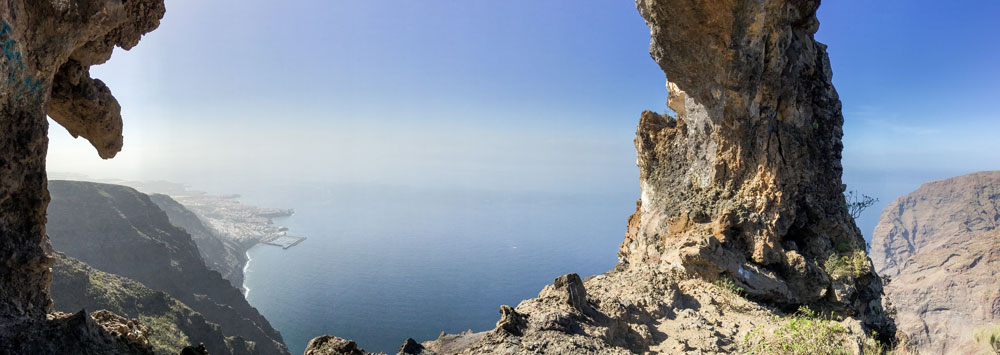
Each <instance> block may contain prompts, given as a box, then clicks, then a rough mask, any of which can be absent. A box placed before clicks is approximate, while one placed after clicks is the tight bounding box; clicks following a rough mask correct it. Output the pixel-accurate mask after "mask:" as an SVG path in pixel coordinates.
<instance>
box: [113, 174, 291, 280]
mask: <svg viewBox="0 0 1000 355" xmlns="http://www.w3.org/2000/svg"><path fill="white" fill-rule="evenodd" d="M113 183H116V184H121V185H127V186H131V187H133V188H135V189H137V190H139V191H142V192H144V193H147V194H162V195H166V196H168V197H170V198H171V199H173V200H174V201H175V202H176V203H177V204H180V205H181V206H183V208H184V209H186V210H187V211H189V212H190V213H191V214H193V215H194V216H196V217H197V219H198V220H199V221H200V222H201V223H199V225H198V226H195V227H194V228H191V229H198V230H200V231H203V232H204V233H202V234H203V235H207V239H211V240H206V238H200V239H199V238H192V239H193V240H194V242H195V243H196V244H197V246H198V249H199V251H200V252H202V257H203V258H204V259H205V263H206V264H208V265H209V267H210V268H211V269H213V270H215V271H218V272H219V273H220V274H222V276H223V278H225V279H227V280H228V281H230V282H231V283H232V284H233V286H235V287H237V288H238V289H239V290H240V291H241V292H242V293H243V297H244V298H246V297H247V296H248V295H249V294H250V289H249V288H248V287H247V286H246V273H247V271H248V270H249V268H250V262H251V261H252V258H251V256H250V250H252V249H254V248H256V247H257V246H259V245H271V246H277V247H281V248H284V249H288V248H291V247H293V246H296V245H298V244H300V243H302V242H303V241H305V240H306V239H307V238H306V237H303V236H291V235H288V228H287V227H284V226H281V225H277V224H275V223H274V218H284V217H291V216H293V215H294V214H295V210H294V209H290V208H273V207H258V206H254V205H249V204H244V203H242V202H240V201H239V198H241V197H242V196H241V195H239V194H210V193H207V192H204V191H197V190H192V189H190V187H189V186H188V185H187V184H183V183H175V182H167V181H146V182H143V181H114V182H113ZM171 223H174V224H177V223H175V222H174V221H171ZM188 232H189V233H191V234H193V233H192V232H194V231H192V230H189V231H188ZM208 244H221V245H222V247H219V246H218V245H215V247H214V248H213V247H212V246H211V245H208ZM206 251H209V252H206Z"/></svg>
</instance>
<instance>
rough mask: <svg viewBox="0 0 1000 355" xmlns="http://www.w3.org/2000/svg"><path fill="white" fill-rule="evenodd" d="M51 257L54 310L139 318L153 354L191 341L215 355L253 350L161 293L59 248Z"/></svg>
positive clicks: (174, 350) (175, 350) (173, 351)
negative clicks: (75, 257) (145, 330)
mask: <svg viewBox="0 0 1000 355" xmlns="http://www.w3.org/2000/svg"><path fill="white" fill-rule="evenodd" d="M54 256H55V259H56V262H55V264H54V265H53V267H52V270H53V275H52V301H53V303H54V307H55V309H56V310H57V311H65V312H78V311H80V310H81V309H100V310H108V311H111V312H114V314H119V315H122V316H124V317H128V318H134V319H139V321H140V322H142V323H143V324H146V325H147V326H148V327H150V328H152V329H150V332H149V333H150V334H149V335H148V336H147V338H148V340H149V343H150V344H151V345H152V348H153V352H155V353H157V354H171V355H172V354H177V353H179V352H180V351H181V350H182V349H183V348H185V347H187V346H188V345H191V344H202V345H203V346H204V347H205V348H206V350H207V351H210V353H211V354H215V355H227V354H247V355H249V354H256V353H257V351H256V344H255V343H254V342H251V341H247V340H245V339H243V338H241V337H234V336H229V337H227V336H225V335H224V334H223V333H222V328H221V327H220V326H219V325H217V324H214V323H211V322H208V321H206V320H205V317H203V316H202V315H201V314H200V313H198V312H195V311H194V310H192V309H191V308H190V307H188V306H187V305H185V304H184V303H181V302H180V301H178V300H176V299H174V298H173V297H170V296H169V295H167V294H166V293H163V292H160V291H154V290H151V289H149V288H148V287H146V286H145V285H143V284H141V283H139V282H136V281H135V280H130V279H127V278H125V277H121V276H118V275H113V274H108V273H105V272H101V271H99V270H94V269H93V268H91V267H90V266H89V265H87V264H85V263H83V262H81V261H79V260H76V259H73V258H71V257H68V256H66V255H64V254H62V253H55V254H54ZM109 314H110V313H109Z"/></svg>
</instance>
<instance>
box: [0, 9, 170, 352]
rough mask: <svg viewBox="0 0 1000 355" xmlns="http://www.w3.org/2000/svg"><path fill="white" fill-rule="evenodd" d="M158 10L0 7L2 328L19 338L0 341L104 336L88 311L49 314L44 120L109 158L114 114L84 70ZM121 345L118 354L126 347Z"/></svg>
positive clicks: (132, 38) (116, 145) (0, 335)
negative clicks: (15, 330) (78, 138)
mask: <svg viewBox="0 0 1000 355" xmlns="http://www.w3.org/2000/svg"><path fill="white" fill-rule="evenodd" d="M164 11H165V10H164V6H163V1H162V0H133V1H127V2H126V1H122V0H118V1H115V0H69V1H53V0H32V1H26V0H0V46H2V47H3V54H2V55H0V78H3V79H0V104H2V107H0V126H2V128H3V129H0V211H3V213H2V214H0V285H4V287H3V288H2V289H0V328H5V329H15V328H16V329H20V330H23V331H24V332H22V333H21V334H20V335H18V334H13V333H9V332H6V331H0V343H7V344H11V342H9V341H7V340H11V339H13V338H11V337H18V338H17V341H18V342H20V343H22V344H27V343H26V342H30V341H32V340H31V338H30V336H42V335H43V334H44V336H49V337H52V339H59V338H60V337H61V335H59V334H56V332H59V331H66V332H71V333H72V332H75V333H72V334H71V333H66V334H65V335H66V336H81V337H84V336H91V335H93V336H95V337H96V336H97V333H100V332H101V330H100V329H99V328H95V327H92V326H90V324H93V320H92V319H90V320H89V315H87V314H86V313H83V314H82V315H80V317H82V319H81V320H78V319H77V318H74V317H77V316H73V317H68V318H67V317H64V316H62V315H53V316H47V314H48V313H49V312H50V311H51V305H52V302H51V300H50V299H49V291H48V290H49V281H50V277H51V274H50V271H49V266H50V265H51V263H52V259H51V258H50V257H49V256H47V255H46V252H45V250H46V245H47V244H48V241H47V240H46V237H45V207H46V205H47V204H48V201H49V197H48V192H47V191H46V177H45V154H46V150H47V144H48V138H47V133H48V132H47V131H48V122H47V120H46V115H49V116H51V117H52V118H53V119H54V120H56V122H59V124H61V125H64V126H65V127H66V128H67V130H69V131H70V133H71V134H73V135H74V136H83V137H84V138H86V139H87V140H89V141H90V142H91V144H92V145H93V146H94V147H95V148H96V149H97V151H98V154H99V155H100V156H101V157H104V158H110V157H113V156H114V155H115V153H116V152H118V150H119V149H121V146H122V137H121V116H120V113H119V111H120V109H119V106H118V103H117V102H116V101H115V99H114V97H113V96H111V93H110V91H109V90H108V88H107V86H105V85H104V84H103V83H102V82H101V81H100V80H97V79H93V78H91V77H90V74H89V68H90V66H92V65H96V64H101V63H104V62H105V61H107V60H108V59H109V58H110V57H111V53H112V51H113V49H114V48H115V47H119V48H123V49H129V48H132V47H134V46H135V45H136V44H137V43H138V41H139V39H140V38H141V37H142V35H143V34H145V33H147V32H149V31H152V30H153V29H155V28H156V27H157V26H158V25H159V21H160V19H161V18H162V17H163V14H164ZM73 324H76V325H73ZM77 325H78V326H77ZM74 327H75V328H74ZM29 330H31V331H35V330H37V332H33V333H32V332H31V331H29ZM45 332H48V333H45ZM95 332H96V333H95ZM29 333H30V334H29ZM73 334H76V335H73ZM67 339H68V338H67ZM96 339H97V338H94V340H96ZM77 340H80V341H85V340H86V339H85V338H78V339H77ZM53 341H54V342H55V341H56V340H53ZM100 343H101V342H98V343H97V344H100ZM105 344H107V343H105ZM120 345H121V346H120V347H117V348H116V349H117V350H116V351H119V352H124V351H126V350H127V349H128V348H129V346H127V345H122V344H120ZM25 346H29V345H25ZM95 346H96V345H95ZM109 346H110V345H109ZM86 348H87V346H86V345H80V346H78V347H77V348H76V349H78V350H81V351H83V350H85V349H86ZM24 349H28V348H24ZM34 349H36V350H39V351H41V350H42V348H34ZM48 349H49V350H55V349H58V348H48ZM94 349H99V347H98V348H92V350H94ZM94 351H98V350H94ZM26 353H37V352H26Z"/></svg>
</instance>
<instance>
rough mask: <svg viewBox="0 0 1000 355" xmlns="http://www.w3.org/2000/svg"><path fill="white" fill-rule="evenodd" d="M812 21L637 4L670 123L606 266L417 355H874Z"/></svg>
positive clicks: (672, 3) (873, 318)
mask: <svg viewBox="0 0 1000 355" xmlns="http://www.w3.org/2000/svg"><path fill="white" fill-rule="evenodd" d="M818 6H819V1H794V0H762V1H758V0H719V1H697V0H637V1H636V7H637V8H638V10H639V13H640V14H641V15H642V17H643V18H645V20H646V23H647V24H648V25H649V27H650V36H651V42H650V54H651V55H652V57H653V59H654V60H655V61H656V62H657V63H658V64H659V65H660V67H661V68H662V69H663V71H664V73H666V76H667V79H668V82H667V85H666V86H667V89H668V97H667V104H668V106H669V107H670V108H671V109H672V110H673V111H674V112H675V113H676V117H672V116H669V115H663V114H657V113H654V112H648V111H647V112H644V113H642V116H641V118H640V120H639V126H638V129H637V132H636V139H635V146H636V150H637V156H638V159H637V165H638V167H639V178H640V181H639V185H640V189H641V198H640V200H639V201H638V202H637V207H636V211H635V213H634V214H633V215H632V216H630V217H629V219H628V225H627V232H626V236H625V240H624V242H623V243H622V244H621V247H620V249H619V252H618V256H619V258H620V262H619V264H618V266H617V267H616V269H615V270H613V271H611V272H608V273H606V274H603V275H597V276H594V277H591V278H588V279H586V280H581V279H580V278H579V277H578V276H576V275H575V274H569V275H564V276H561V277H560V278H557V279H556V280H555V282H554V283H553V284H552V285H550V286H547V287H546V288H545V289H544V290H542V292H541V293H539V296H538V297H537V298H534V299H530V300H526V301H523V302H521V303H520V304H519V305H518V306H517V307H509V306H503V307H501V309H500V312H501V319H500V321H498V322H497V327H496V329H494V330H492V331H487V332H482V333H466V334H458V335H442V336H441V337H439V338H438V339H436V340H434V341H430V342H425V343H423V344H422V346H423V347H424V348H425V350H424V352H425V353H444V354H451V353H494V352H503V353H509V354H534V353H560V354H561V353H573V354H578V353H579V354H610V353H623V354H625V353H643V352H653V353H684V352H691V353H732V352H744V353H745V352H752V353H791V352H793V351H794V349H800V350H801V349H812V352H815V353H851V352H860V351H862V350H865V351H877V348H878V345H877V344H875V342H874V341H873V340H872V339H870V338H869V337H868V335H869V334H871V332H877V335H878V338H879V339H881V340H882V341H883V342H884V343H888V342H891V341H892V338H893V335H894V334H895V326H894V324H893V322H892V320H891V319H890V318H889V317H888V316H887V315H886V314H885V313H884V312H883V306H882V297H881V296H882V282H881V279H880V278H879V277H878V275H876V274H875V272H874V271H873V268H872V267H871V261H870V259H869V258H868V256H867V255H866V254H865V251H864V248H865V243H864V239H863V238H862V235H861V232H860V230H858V228H857V226H855V224H854V220H853V219H852V218H851V216H850V215H849V213H848V210H847V203H846V201H845V198H844V195H843V192H844V189H845V186H844V185H843V183H842V182H841V175H842V167H841V163H840V159H841V151H842V149H843V144H842V142H841V138H842V135H843V132H842V125H843V121H844V120H843V117H842V115H841V103H840V100H839V98H838V96H837V92H836V90H835V89H834V87H833V84H832V83H831V77H832V75H833V74H832V71H831V68H830V62H829V59H828V58H827V54H826V46H824V45H823V44H821V43H819V42H816V41H815V39H814V38H813V34H814V33H815V32H816V30H817V29H818V26H819V22H818V20H817V19H816V9H817V7H818ZM817 314H823V315H825V316H821V317H817ZM823 317H826V318H823ZM884 343H883V344H884ZM793 348H794V349H793ZM331 353H335V352H331Z"/></svg>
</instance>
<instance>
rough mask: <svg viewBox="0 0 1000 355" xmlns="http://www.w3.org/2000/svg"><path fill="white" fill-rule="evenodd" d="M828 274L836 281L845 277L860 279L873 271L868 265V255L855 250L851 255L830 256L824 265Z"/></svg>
mask: <svg viewBox="0 0 1000 355" xmlns="http://www.w3.org/2000/svg"><path fill="white" fill-rule="evenodd" d="M823 269H824V270H826V273H827V274H828V275H830V277H833V278H835V279H839V278H843V277H847V276H850V277H854V278H857V277H860V276H862V275H864V274H867V273H869V272H870V271H871V265H869V264H868V254H865V252H864V251H861V250H855V251H854V252H853V253H851V255H840V256H838V254H830V257H829V258H827V259H826V262H824V263H823Z"/></svg>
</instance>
